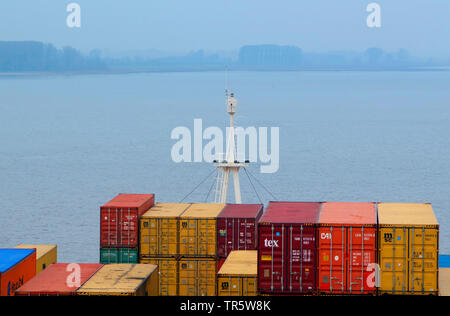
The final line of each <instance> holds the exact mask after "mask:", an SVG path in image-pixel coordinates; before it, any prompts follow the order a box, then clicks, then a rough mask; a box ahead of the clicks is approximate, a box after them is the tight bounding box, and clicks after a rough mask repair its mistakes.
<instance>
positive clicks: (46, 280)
mask: <svg viewBox="0 0 450 316" xmlns="http://www.w3.org/2000/svg"><path fill="white" fill-rule="evenodd" d="M101 267H103V265H102V264H92V263H70V264H69V263H56V264H52V265H50V266H49V267H47V269H45V270H44V271H42V273H40V274H38V275H37V276H35V277H34V278H33V279H31V280H30V281H28V282H27V283H26V284H25V285H24V286H22V287H21V288H20V289H19V290H18V291H17V292H16V296H73V295H75V292H76V290H77V289H78V288H79V286H78V285H77V284H76V283H75V282H74V283H73V284H71V283H68V282H67V281H68V280H73V281H76V280H77V278H73V277H74V276H76V275H77V274H78V273H79V285H80V286H81V285H83V284H84V283H86V282H87V281H88V280H89V279H90V278H91V277H92V276H93V275H94V274H95V273H96V272H97V271H98V270H99V269H100V268H101ZM77 283H78V282H77Z"/></svg>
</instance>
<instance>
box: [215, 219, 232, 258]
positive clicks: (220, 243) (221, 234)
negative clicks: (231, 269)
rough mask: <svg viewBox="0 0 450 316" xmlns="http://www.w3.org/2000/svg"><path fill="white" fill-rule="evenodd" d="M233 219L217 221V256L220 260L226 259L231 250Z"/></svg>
mask: <svg viewBox="0 0 450 316" xmlns="http://www.w3.org/2000/svg"><path fill="white" fill-rule="evenodd" d="M233 222H234V221H233V219H230V218H220V219H217V229H218V232H217V255H218V256H219V257H220V258H226V257H228V255H229V254H230V252H231V251H232V250H233V237H234V235H233V231H234V225H233Z"/></svg>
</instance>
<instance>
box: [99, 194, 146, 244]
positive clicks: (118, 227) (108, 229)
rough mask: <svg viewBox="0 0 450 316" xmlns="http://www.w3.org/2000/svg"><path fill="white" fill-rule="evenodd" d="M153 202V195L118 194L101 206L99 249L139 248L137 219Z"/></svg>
mask: <svg viewBox="0 0 450 316" xmlns="http://www.w3.org/2000/svg"><path fill="white" fill-rule="evenodd" d="M154 202H155V196H154V194H119V195H118V196H117V197H115V198H114V199H113V200H111V201H110V202H108V203H106V204H105V205H103V206H101V207H100V247H101V248H105V247H108V248H111V247H124V248H137V247H139V243H138V240H139V225H140V223H139V219H140V217H141V216H142V215H143V214H144V213H145V212H146V211H147V210H149V209H150V207H152V206H153V205H154Z"/></svg>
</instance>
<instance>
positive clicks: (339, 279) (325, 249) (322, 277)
mask: <svg viewBox="0 0 450 316" xmlns="http://www.w3.org/2000/svg"><path fill="white" fill-rule="evenodd" d="M318 235H319V238H318V258H319V260H318V290H319V291H320V293H326V294H356V295H360V294H370V295H376V290H377V289H376V284H375V282H373V281H372V278H373V275H374V271H375V268H376V263H377V216H376V205H375V203H354V202H350V203H347V202H328V203H323V205H322V210H321V214H320V218H319V231H318Z"/></svg>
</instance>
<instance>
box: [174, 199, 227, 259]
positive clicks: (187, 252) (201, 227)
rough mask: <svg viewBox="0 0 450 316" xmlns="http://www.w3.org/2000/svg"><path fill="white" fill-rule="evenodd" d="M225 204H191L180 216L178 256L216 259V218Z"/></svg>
mask: <svg viewBox="0 0 450 316" xmlns="http://www.w3.org/2000/svg"><path fill="white" fill-rule="evenodd" d="M224 207H225V204H207V203H199V204H192V205H191V206H190V207H189V208H188V209H187V210H186V211H185V212H184V213H183V214H182V215H181V216H180V225H179V227H180V246H179V249H180V256H182V257H216V254H217V251H216V250H217V249H216V248H217V243H216V238H217V232H216V231H217V216H218V215H219V214H220V212H221V211H222V210H223V208H224Z"/></svg>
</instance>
